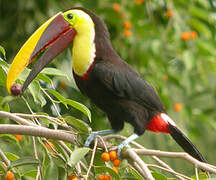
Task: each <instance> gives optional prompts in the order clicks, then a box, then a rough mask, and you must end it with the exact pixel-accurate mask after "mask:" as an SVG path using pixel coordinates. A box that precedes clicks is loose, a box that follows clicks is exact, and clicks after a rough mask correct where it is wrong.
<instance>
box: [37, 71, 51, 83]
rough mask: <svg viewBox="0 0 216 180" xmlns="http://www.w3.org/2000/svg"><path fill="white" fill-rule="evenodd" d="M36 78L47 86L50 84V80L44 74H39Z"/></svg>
mask: <svg viewBox="0 0 216 180" xmlns="http://www.w3.org/2000/svg"><path fill="white" fill-rule="evenodd" d="M37 78H38V79H40V80H42V81H44V82H47V83H49V84H52V80H51V79H50V78H49V77H48V76H46V75H45V74H43V73H40V74H39V75H38V76H37Z"/></svg>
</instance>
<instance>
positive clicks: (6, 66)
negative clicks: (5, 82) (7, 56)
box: [0, 57, 9, 70]
mask: <svg viewBox="0 0 216 180" xmlns="http://www.w3.org/2000/svg"><path fill="white" fill-rule="evenodd" d="M0 66H2V67H5V68H7V70H8V68H9V64H8V63H6V62H5V61H4V60H3V59H2V58H1V57H0Z"/></svg>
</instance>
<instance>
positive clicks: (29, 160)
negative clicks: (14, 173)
mask: <svg viewBox="0 0 216 180" xmlns="http://www.w3.org/2000/svg"><path fill="white" fill-rule="evenodd" d="M38 164H39V161H38V160H37V159H34V158H31V157H22V158H20V159H17V160H15V161H12V162H11V164H10V167H17V166H24V165H38Z"/></svg>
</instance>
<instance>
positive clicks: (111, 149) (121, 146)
mask: <svg viewBox="0 0 216 180" xmlns="http://www.w3.org/2000/svg"><path fill="white" fill-rule="evenodd" d="M125 147H127V148H130V146H129V145H128V144H126V143H125V141H123V142H122V143H121V144H119V146H117V147H113V148H110V149H109V151H117V156H118V158H119V159H120V160H121V159H122V158H121V150H122V149H123V148H125Z"/></svg>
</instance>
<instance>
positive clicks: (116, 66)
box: [73, 8, 205, 162]
mask: <svg viewBox="0 0 216 180" xmlns="http://www.w3.org/2000/svg"><path fill="white" fill-rule="evenodd" d="M75 9H80V10H82V11H84V12H86V13H87V14H89V15H90V17H91V18H92V20H93V22H94V24H95V45H96V57H95V60H94V63H93V64H92V65H91V67H90V69H89V71H88V72H87V74H85V75H84V76H83V77H80V76H78V75H76V74H75V73H74V72H73V74H74V78H75V81H76V83H77V86H78V87H79V89H80V90H81V92H82V93H83V94H85V95H87V96H88V97H89V98H90V99H91V100H92V101H93V102H94V103H95V104H96V105H97V106H98V107H99V108H101V109H102V110H103V111H104V112H105V113H106V114H107V116H108V119H109V121H110V123H111V126H112V129H114V130H115V131H120V130H121V129H122V128H123V127H124V121H126V122H129V123H130V124H131V125H132V126H133V127H134V132H135V133H136V134H138V135H141V134H143V133H144V132H145V130H146V128H147V125H148V123H149V122H150V121H151V120H152V119H153V118H154V117H155V116H157V115H160V114H161V113H166V110H165V108H164V106H163V104H162V102H161V100H160V98H159V96H158V94H157V92H156V91H155V90H154V89H153V87H152V86H151V85H150V84H149V83H148V82H147V81H145V80H144V79H143V78H141V77H140V75H139V74H138V73H137V72H136V71H135V70H133V69H132V68H131V66H129V65H128V64H127V63H126V62H125V61H123V60H122V59H121V58H120V57H119V55H118V54H117V53H116V52H115V50H114V49H113V47H112V45H111V42H110V35H109V32H108V30H107V27H106V25H105V24H104V22H103V20H102V19H100V18H99V17H98V16H96V15H95V14H94V13H92V12H91V11H89V10H86V9H84V8H75ZM168 126H169V128H170V129H169V130H168V131H169V133H170V134H171V136H172V137H173V139H175V140H176V142H177V143H178V144H179V145H180V146H182V148H183V149H184V150H185V151H186V152H188V153H189V154H191V155H192V156H193V157H195V158H197V159H198V160H200V161H203V162H205V159H204V158H203V156H202V155H201V153H200V152H199V151H198V150H197V148H196V147H195V146H194V145H193V144H192V143H191V142H190V140H189V139H188V138H187V137H186V136H184V135H183V133H182V132H181V131H180V130H179V129H178V128H177V127H175V126H173V125H171V124H169V123H168Z"/></svg>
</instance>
